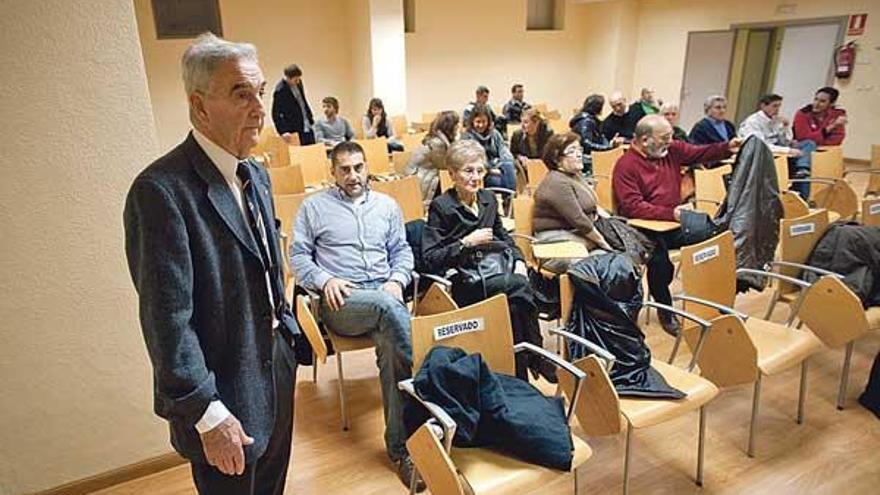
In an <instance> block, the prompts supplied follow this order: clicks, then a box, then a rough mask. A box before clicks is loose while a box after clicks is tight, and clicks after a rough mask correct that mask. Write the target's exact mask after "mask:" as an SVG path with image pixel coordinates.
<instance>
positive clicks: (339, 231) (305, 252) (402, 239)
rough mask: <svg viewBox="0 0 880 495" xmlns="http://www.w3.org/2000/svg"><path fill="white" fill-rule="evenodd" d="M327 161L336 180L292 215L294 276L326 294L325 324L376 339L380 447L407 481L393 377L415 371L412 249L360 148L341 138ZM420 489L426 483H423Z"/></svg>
mask: <svg viewBox="0 0 880 495" xmlns="http://www.w3.org/2000/svg"><path fill="white" fill-rule="evenodd" d="M330 162H331V167H332V169H331V171H332V173H333V178H334V179H335V181H336V185H335V187H332V188H330V189H326V190H324V191H321V192H319V193H316V194H313V195H311V196H309V197H308V198H306V200H305V201H303V204H302V206H301V207H300V210H299V213H298V214H297V217H296V224H295V226H294V236H293V238H294V242H293V252H292V254H291V260H292V264H293V269H294V271H295V272H296V279H297V281H298V283H300V284H302V285H303V286H304V287H305V288H307V289H312V290H315V291H319V292H321V293H322V294H323V296H322V298H321V316H322V318H323V320H324V323H326V324H327V328H328V329H329V330H330V331H332V332H338V333H339V334H341V335H344V336H347V337H351V336H358V335H367V336H369V337H370V338H371V339H372V340H373V342H375V344H376V361H377V363H378V365H379V382H380V383H381V386H382V406H383V409H384V412H385V447H386V449H387V451H388V456H389V457H390V458H391V460H392V461H393V462H395V463H397V465H398V466H397V474H398V476H399V477H400V480H401V481H402V482H403V484H404V485H406V486H409V483H410V478H411V476H412V473H413V469H414V468H413V463H412V460H411V459H410V457H409V454H408V453H407V450H406V431H405V429H404V425H403V410H402V409H403V404H402V397H401V395H400V392H399V391H398V389H397V383H398V382H400V381H401V380H405V379H407V378H409V377H410V376H411V375H412V341H411V335H410V331H411V330H410V314H409V311H408V310H407V308H406V305H405V304H404V302H403V289H404V288H405V287H406V286H407V285H408V284H409V283H410V281H411V277H412V269H413V253H412V250H411V249H410V247H409V244H407V242H406V231H405V229H404V225H403V213H402V212H401V211H400V207H399V206H398V205H397V203H396V202H395V201H394V200H393V199H392V198H391V197H389V196H386V195H384V194H382V193H380V192H376V191H371V190H370V189H369V186H368V183H367V176H368V175H369V172H368V168H367V163H366V161H365V160H364V150H363V148H361V146H360V145H359V144H357V143H355V142H352V141H343V142H342V143H339V144H337V145H336V147H334V148H333V150H332V151H331V152H330ZM417 488H419V489H420V490H423V489H424V483H423V482H419V485H418V486H417Z"/></svg>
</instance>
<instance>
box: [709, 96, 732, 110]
mask: <svg viewBox="0 0 880 495" xmlns="http://www.w3.org/2000/svg"><path fill="white" fill-rule="evenodd" d="M716 103H725V104H726V103H727V98H725V97H723V96H721V95H712V96H710V97H708V98H706V101H705V102H703V113H708V112H709V109H710V108H712V107H713V106H715V104H716Z"/></svg>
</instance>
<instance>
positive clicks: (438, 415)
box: [397, 378, 458, 453]
mask: <svg viewBox="0 0 880 495" xmlns="http://www.w3.org/2000/svg"><path fill="white" fill-rule="evenodd" d="M397 388H398V390H400V391H401V392H405V393H406V394H408V395H409V396H410V397H412V398H413V399H415V400H416V402H418V403H419V404H421V405H422V407H424V408H425V409H426V410H427V411H428V413H429V414H430V415H431V416H432V417H433V418H434V419H436V420H437V422H438V423H440V427H441V428H443V447H444V448H445V449H446V452H447V453H448V452H449V451H450V449H452V439H453V437H455V430H456V428H458V425H456V424H455V420H454V419H452V417H451V416H449V414H447V413H446V411H445V410H444V409H443V408H442V407H440V406H439V405H437V404H435V403H433V402H430V401H427V400H424V399H422V398H421V397H419V394H418V393H417V392H416V387H415V385H413V379H412V378H408V379H406V380H403V381H400V382H398V383H397Z"/></svg>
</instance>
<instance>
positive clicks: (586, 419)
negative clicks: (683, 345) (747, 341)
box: [550, 274, 718, 494]
mask: <svg viewBox="0 0 880 495" xmlns="http://www.w3.org/2000/svg"><path fill="white" fill-rule="evenodd" d="M562 278H564V279H565V281H564V282H563V283H562V284H560V285H561V286H562V285H565V286H566V287H570V280H569V275H567V274H566V275H563V276H562ZM563 296H564V297H566V298H567V300H568V301H569V304H568V306H569V307H570V304H571V300H572V298H573V297H574V294H573V293H572V291H570V290H566V291H565V293H564V294H563V292H562V291H560V297H563ZM645 304H646V305H647V306H653V307H655V308H660V309H665V310H667V311H671V312H673V313H675V314H677V315H679V316H681V317H682V318H686V319H688V320H690V321H692V322H694V323H696V324H697V325H698V326H699V327H700V329H701V332H700V337H699V339H698V340H700V341H702V340H704V339H705V337H706V336H707V335H708V334H709V332H710V329H711V325H712V324H711V323H710V322H708V321H705V320H703V319H701V318H697V317H696V316H694V315H691V314H688V313H686V312H684V311H682V310H680V309H677V308H673V307H670V306H665V305H662V304H657V303H654V302H647V303H645ZM550 333H551V334H556V335H558V336H560V337H563V338H564V339H566V340H568V341H573V342H576V343H578V344H581V345H583V346H585V347H586V348H587V351H588V352H589V353H590V354H589V355H588V356H586V357H583V358H580V359H578V360H575V361H574V363H573V364H574V365H575V366H577V367H578V368H579V369H580V370H582V371H583V372H584V373H586V378H585V379H584V388H583V391H582V392H581V393H582V394H584V400H583V401H581V403H580V405H579V407H578V408H577V409H575V415H576V416H577V418H578V423H579V424H580V425H581V428H582V429H583V431H584V433H586V435H587V436H606V435H617V434H619V433H620V432H621V431H624V430H625V431H626V450H625V454H624V464H623V493H624V494H627V493H629V471H630V459H631V455H632V437H633V435H634V431H633V430H635V429H640V428H646V427H649V426H655V425H658V424H661V423H665V422H667V421H670V420H673V419H676V418H679V417H681V416H683V415H685V414H687V413H689V412H691V411H694V410H696V409H699V412H700V422H699V430H698V432H699V433H698V441H697V470H696V477H695V482H696V484H697V485H698V486H703V458H704V445H705V435H706V410H705V405H706V404H707V403H708V402H709V401H711V400H712V399H714V398H715V396H717V395H718V388H717V387H716V386H715V385H714V384H713V383H712V382H710V381H709V380H707V379H705V378H702V377H700V376H698V375H697V374H696V373H694V367H695V366H696V364H697V357H699V353H700V350H701V347H702V346H701V345H698V346H697V351H696V353H695V354H694V357H692V358H691V362H690V364H689V365H688V367H687V369H686V370H684V369H680V368H677V367H675V366H673V365H672V364H671V363H672V359H671V358H670V361H669V363H667V362H664V361H661V360H659V359H652V360H651V367H652V368H654V369H655V370H656V371H657V372H658V373H660V374H661V375H662V376H663V378H664V379H665V380H666V382H667V383H669V385H671V386H673V387H675V388H677V389H678V390H681V391H682V392H684V393H685V395H686V396H685V398H683V399H681V400H668V399H666V400H664V399H648V398H629V397H627V398H621V397H619V396H618V394H617V391H616V390H615V389H614V385H613V384H612V383H611V378H610V377H609V373H610V372H611V370H612V368H613V367H614V356H613V355H611V354H610V353H609V352H608V351H606V350H604V349H602V348H601V347H599V346H597V345H596V344H593V343H592V342H590V341H588V340H586V339H584V338H583V337H580V336H577V335H574V334H571V333H569V332H565V331H563V330H561V329H555V330H550ZM566 349H567V346H566ZM573 385H574V384H573V383H572V380H571V378H570V377H569V376H567V375H561V374H560V376H559V386H560V388H561V389H562V390H563V392H565V394H566V396H568V397H571V391H572V389H573Z"/></svg>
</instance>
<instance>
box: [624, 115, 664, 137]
mask: <svg viewBox="0 0 880 495" xmlns="http://www.w3.org/2000/svg"><path fill="white" fill-rule="evenodd" d="M669 125H670V124H669V122H668V121H667V120H666V118H664V117H663V116H662V115H659V114H656V113H655V114H651V115H645V116H644V117H642V118H641V120H639V122H638V123H637V124H636V129H635V131H633V135H634V137H635V139H639V138H641V137H644V136H653V135H654V129H656V128H658V127H661V126H669Z"/></svg>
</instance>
